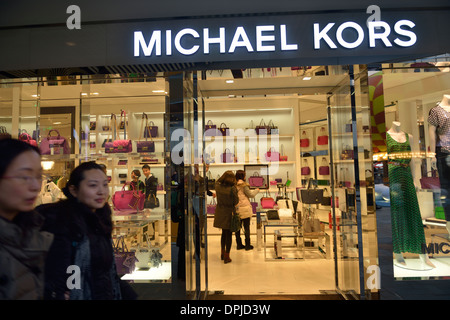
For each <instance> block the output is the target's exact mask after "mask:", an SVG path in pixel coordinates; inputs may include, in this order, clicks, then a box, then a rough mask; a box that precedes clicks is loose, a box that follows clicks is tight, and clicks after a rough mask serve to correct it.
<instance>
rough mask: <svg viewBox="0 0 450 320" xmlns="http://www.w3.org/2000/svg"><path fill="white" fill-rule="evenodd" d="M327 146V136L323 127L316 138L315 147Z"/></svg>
mask: <svg viewBox="0 0 450 320" xmlns="http://www.w3.org/2000/svg"><path fill="white" fill-rule="evenodd" d="M327 144H328V135H327V132H326V131H325V128H324V127H321V128H320V132H319V136H318V137H317V145H319V146H324V145H327Z"/></svg>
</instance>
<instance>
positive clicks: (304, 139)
mask: <svg viewBox="0 0 450 320" xmlns="http://www.w3.org/2000/svg"><path fill="white" fill-rule="evenodd" d="M300 147H302V148H307V147H309V138H308V137H307V136H306V131H303V132H302V138H301V139H300Z"/></svg>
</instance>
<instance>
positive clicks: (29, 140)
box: [19, 132, 37, 147]
mask: <svg viewBox="0 0 450 320" xmlns="http://www.w3.org/2000/svg"><path fill="white" fill-rule="evenodd" d="M19 140H21V141H23V142H26V143H28V144H29V145H32V146H34V147H37V142H36V140H34V139H32V138H31V136H30V135H29V134H28V133H26V132H22V133H21V134H20V135H19Z"/></svg>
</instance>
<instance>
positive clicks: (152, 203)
mask: <svg viewBox="0 0 450 320" xmlns="http://www.w3.org/2000/svg"><path fill="white" fill-rule="evenodd" d="M158 207H159V199H158V197H157V196H156V194H154V193H150V194H149V195H148V197H147V199H145V202H144V208H147V209H154V208H158Z"/></svg>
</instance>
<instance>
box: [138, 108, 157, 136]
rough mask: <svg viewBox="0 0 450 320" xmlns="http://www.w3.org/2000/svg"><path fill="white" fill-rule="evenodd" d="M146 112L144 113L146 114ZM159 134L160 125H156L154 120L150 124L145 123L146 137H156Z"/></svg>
mask: <svg viewBox="0 0 450 320" xmlns="http://www.w3.org/2000/svg"><path fill="white" fill-rule="evenodd" d="M144 114H145V113H143V114H142V116H144ZM145 117H146V119H147V120H148V117H147V115H146V114H145ZM157 136H158V126H155V124H154V123H153V121H150V122H149V123H148V124H147V123H146V124H145V129H144V138H149V137H150V138H156V137H157Z"/></svg>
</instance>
